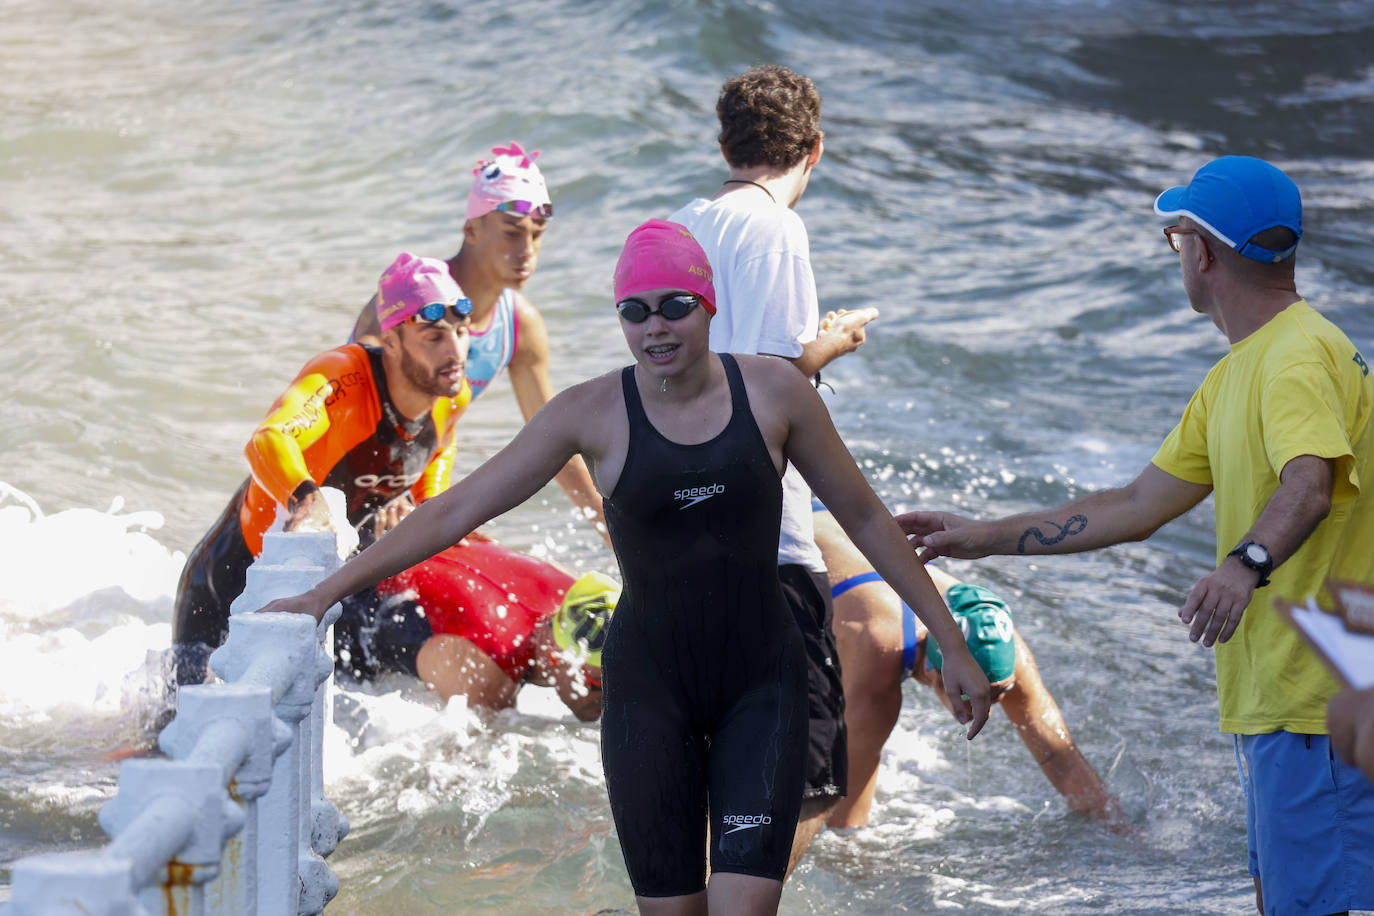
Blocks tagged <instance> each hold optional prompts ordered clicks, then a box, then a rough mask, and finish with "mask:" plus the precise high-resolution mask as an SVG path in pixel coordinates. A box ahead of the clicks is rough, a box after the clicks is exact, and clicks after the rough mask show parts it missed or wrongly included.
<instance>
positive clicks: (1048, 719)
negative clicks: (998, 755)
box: [999, 630, 1126, 828]
mask: <svg viewBox="0 0 1374 916" xmlns="http://www.w3.org/2000/svg"><path fill="white" fill-rule="evenodd" d="M1012 640H1013V641H1014V642H1015V645H1016V680H1015V683H1013V684H1012V686H1011V688H1010V689H1008V690H1007V692H1006V693H1004V694H1002V696H1001V699H1000V701H999V705H1000V706H1001V707H1002V711H1003V712H1005V713H1006V714H1007V718H1008V719H1009V720H1011V723H1012V725H1014V726H1016V733H1017V734H1018V735H1020V736H1021V740H1022V742H1024V743H1025V745H1026V750H1028V751H1030V755H1031V757H1032V758H1033V759H1034V760H1035V762H1036V763H1037V764H1039V765H1040V769H1041V771H1042V772H1043V773H1044V774H1045V778H1047V779H1048V780H1049V781H1050V784H1051V785H1053V786H1054V787H1055V789H1057V790H1058V791H1059V794H1060V795H1062V796H1064V800H1065V801H1066V802H1067V803H1068V805H1069V807H1070V808H1072V809H1073V810H1075V811H1081V812H1083V813H1084V814H1088V815H1091V816H1092V817H1096V818H1099V819H1100V820H1103V821H1105V822H1106V823H1107V824H1108V825H1111V826H1113V827H1116V826H1120V827H1122V828H1124V827H1125V826H1126V816H1125V814H1123V813H1122V811H1121V807H1120V806H1119V805H1118V804H1117V801H1116V798H1115V797H1113V796H1112V794H1111V792H1109V791H1107V787H1106V786H1105V785H1104V784H1103V783H1102V779H1101V777H1099V776H1098V775H1097V771H1096V770H1094V769H1093V766H1092V764H1090V763H1088V760H1087V758H1085V757H1084V756H1083V752H1082V751H1080V750H1079V749H1078V745H1076V744H1074V741H1073V736H1072V735H1070V734H1069V727H1068V725H1067V724H1065V722H1064V715H1063V713H1061V712H1060V711H1059V704H1058V703H1056V702H1055V701H1054V697H1053V696H1052V695H1051V694H1050V691H1049V688H1047V687H1046V686H1045V683H1044V681H1042V680H1041V679H1040V669H1039V667H1038V666H1037V665H1036V663H1035V657H1034V656H1033V655H1031V651H1030V648H1029V647H1028V646H1027V645H1026V643H1025V641H1024V640H1023V639H1022V638H1021V634H1020V633H1018V632H1016V631H1015V630H1012Z"/></svg>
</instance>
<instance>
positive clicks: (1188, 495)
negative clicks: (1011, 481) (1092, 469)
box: [897, 464, 1211, 559]
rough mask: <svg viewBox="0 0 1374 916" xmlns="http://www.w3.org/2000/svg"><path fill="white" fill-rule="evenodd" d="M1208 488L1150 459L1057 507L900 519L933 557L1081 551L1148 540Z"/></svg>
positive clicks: (913, 515) (921, 514)
mask: <svg viewBox="0 0 1374 916" xmlns="http://www.w3.org/2000/svg"><path fill="white" fill-rule="evenodd" d="M1209 492H1211V487H1208V486H1206V485H1203V484H1196V483H1189V482H1188V481H1186V480H1183V479H1181V478H1178V477H1175V476H1173V475H1172V474H1168V473H1166V472H1164V471H1162V470H1160V469H1159V468H1158V467H1156V466H1155V465H1153V464H1150V465H1147V466H1146V467H1145V469H1144V470H1143V471H1141V472H1140V476H1138V477H1137V478H1136V479H1135V480H1133V481H1131V482H1130V483H1129V484H1127V485H1126V486H1124V487H1113V488H1111V489H1108V490H1099V491H1097V492H1096V493H1090V494H1088V495H1087V496H1084V497H1082V498H1080V499H1076V500H1074V501H1073V502H1070V503H1066V504H1064V505H1062V506H1059V507H1058V508H1055V509H1047V510H1043V511H1038V512H1026V513H1022V514H1021V515H1011V516H1007V517H1006V518H1000V519H993V520H991V521H986V522H980V521H975V520H973V519H968V518H963V517H961V516H958V515H954V514H952V513H948V512H908V513H906V514H905V515H901V516H898V517H897V523H898V524H899V525H901V526H902V530H903V531H905V532H906V533H907V534H908V535H910V536H911V541H912V543H913V544H915V545H917V546H920V547H924V548H926V550H927V551H928V554H927V555H928V556H935V555H942V556H948V557H958V558H960V559H977V558H979V557H986V556H990V555H993V554H1030V555H1033V554H1047V553H1077V552H1080V551H1084V550H1096V549H1097V548H1099V547H1107V546H1110V545H1112V544H1119V543H1121V542H1123V541H1140V540H1144V539H1145V538H1147V537H1149V536H1150V535H1152V534H1154V533H1155V531H1157V530H1158V529H1159V528H1160V527H1161V526H1162V525H1163V524H1164V523H1165V522H1168V521H1170V520H1171V519H1174V518H1177V517H1178V516H1180V515H1182V514H1183V513H1184V512H1187V511H1188V510H1189V509H1191V508H1192V507H1193V506H1196V505H1197V504H1198V503H1199V502H1201V501H1202V500H1203V498H1204V497H1206V496H1207V494H1208V493H1209Z"/></svg>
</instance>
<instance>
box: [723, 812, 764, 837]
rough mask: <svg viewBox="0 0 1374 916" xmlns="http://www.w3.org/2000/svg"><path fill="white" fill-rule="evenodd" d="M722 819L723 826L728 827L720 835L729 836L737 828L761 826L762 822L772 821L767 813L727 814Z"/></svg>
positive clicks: (745, 828)
mask: <svg viewBox="0 0 1374 916" xmlns="http://www.w3.org/2000/svg"><path fill="white" fill-rule="evenodd" d="M723 820H724V823H725V826H726V827H729V828H730V829H729V830H727V831H725V832H724V833H723V834H721V836H729V835H730V834H732V833H735V832H736V831H739V830H749V829H751V828H753V827H762V826H763V825H764V824H771V823H773V818H771V817H769V816H768V815H767V814H727V815H725V817H724V818H723Z"/></svg>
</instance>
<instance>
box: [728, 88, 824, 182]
mask: <svg viewBox="0 0 1374 916" xmlns="http://www.w3.org/2000/svg"><path fill="white" fill-rule="evenodd" d="M716 115H717V116H718V117H719V118H720V135H719V136H718V137H717V139H718V140H719V141H720V145H721V150H722V152H724V154H725V161H726V162H728V163H730V165H731V166H733V167H736V168H749V167H751V166H758V165H770V166H776V167H778V168H790V167H792V166H794V165H796V164H797V163H798V162H799V161H801V159H803V158H804V157H805V156H807V155H808V154H810V152H811V149H812V147H814V146H815V145H816V141H817V140H819V139H820V138H821V94H820V93H819V92H817V91H816V85H815V84H814V83H812V82H811V80H810V79H808V78H807V77H805V76H802V75H801V74H799V73H793V72H792V71H791V70H789V69H787V68H786V67H779V66H767V67H751V68H750V69H749V70H747V71H746V72H744V73H742V74H740V75H739V76H737V77H735V78H734V79H731V80H727V81H726V83H725V85H724V86H722V87H721V88H720V98H719V99H717V100H716Z"/></svg>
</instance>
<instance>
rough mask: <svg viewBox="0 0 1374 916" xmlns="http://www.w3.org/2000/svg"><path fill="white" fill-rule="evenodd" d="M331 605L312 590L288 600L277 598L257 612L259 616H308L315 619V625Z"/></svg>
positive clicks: (330, 602)
mask: <svg viewBox="0 0 1374 916" xmlns="http://www.w3.org/2000/svg"><path fill="white" fill-rule="evenodd" d="M326 581H328V580H326ZM333 603H334V602H332V601H323V600H322V599H321V597H320V596H318V595H316V594H315V589H313V588H312V589H310V591H308V592H305V593H304V594H300V595H295V596H293V597H290V598H278V599H277V600H275V601H271V602H268V603H267V604H266V605H264V606H263V607H260V608H258V611H257V612H258V613H259V614H309V615H310V616H311V617H314V618H315V622H316V623H319V622H320V620H322V619H323V618H324V612H325V611H327V610H329V607H330V605H332V604H333Z"/></svg>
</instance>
